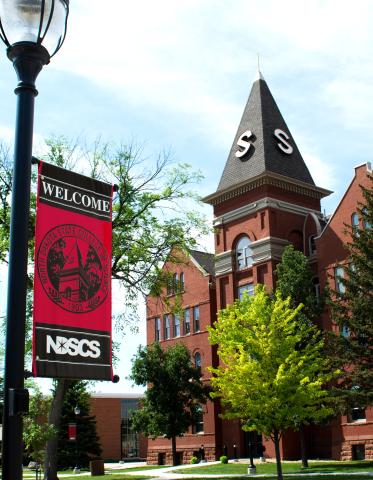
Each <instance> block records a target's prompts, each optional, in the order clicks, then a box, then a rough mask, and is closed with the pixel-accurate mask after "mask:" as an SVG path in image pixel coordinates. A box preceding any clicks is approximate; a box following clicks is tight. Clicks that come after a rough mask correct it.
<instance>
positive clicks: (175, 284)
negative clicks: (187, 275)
mask: <svg viewBox="0 0 373 480" xmlns="http://www.w3.org/2000/svg"><path fill="white" fill-rule="evenodd" d="M178 291H179V274H178V273H174V276H173V281H172V293H177V292H178Z"/></svg>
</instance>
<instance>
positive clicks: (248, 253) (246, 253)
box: [236, 236, 253, 270]
mask: <svg viewBox="0 0 373 480" xmlns="http://www.w3.org/2000/svg"><path fill="white" fill-rule="evenodd" d="M250 244H251V241H250V239H249V237H247V236H244V237H241V238H240V239H239V240H238V242H237V246H236V266H237V270H244V269H245V268H248V267H251V265H252V264H253V252H252V250H251V248H250Z"/></svg>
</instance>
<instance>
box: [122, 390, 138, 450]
mask: <svg viewBox="0 0 373 480" xmlns="http://www.w3.org/2000/svg"><path fill="white" fill-rule="evenodd" d="M138 408H139V406H138V400H132V399H130V400H127V399H125V400H122V401H121V446H122V458H125V459H134V458H138V457H139V456H140V439H139V437H140V436H139V434H138V433H136V432H135V431H134V430H133V428H132V425H131V415H132V413H133V411H134V410H137V409H138Z"/></svg>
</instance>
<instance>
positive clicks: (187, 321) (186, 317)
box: [184, 308, 190, 335]
mask: <svg viewBox="0 0 373 480" xmlns="http://www.w3.org/2000/svg"><path fill="white" fill-rule="evenodd" d="M189 333H190V309H189V308H186V309H185V310H184V335H188V334H189Z"/></svg>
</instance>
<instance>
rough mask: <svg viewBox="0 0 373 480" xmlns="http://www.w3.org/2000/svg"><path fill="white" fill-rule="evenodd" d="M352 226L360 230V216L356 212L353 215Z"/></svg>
mask: <svg viewBox="0 0 373 480" xmlns="http://www.w3.org/2000/svg"><path fill="white" fill-rule="evenodd" d="M351 225H352V228H354V229H355V228H359V215H358V214H357V213H356V212H354V213H353V214H352V215H351Z"/></svg>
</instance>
